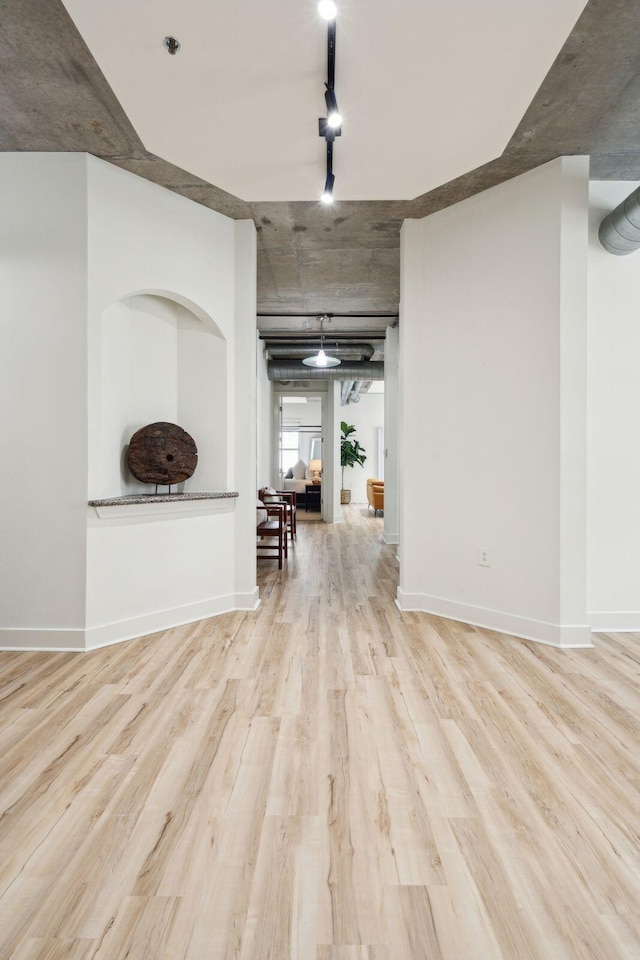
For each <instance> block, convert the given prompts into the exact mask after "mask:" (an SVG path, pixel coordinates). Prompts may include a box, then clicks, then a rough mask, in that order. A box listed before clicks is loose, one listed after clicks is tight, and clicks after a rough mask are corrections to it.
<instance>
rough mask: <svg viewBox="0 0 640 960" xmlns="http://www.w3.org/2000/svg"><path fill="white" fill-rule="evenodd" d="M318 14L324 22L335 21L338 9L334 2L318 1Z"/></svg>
mask: <svg viewBox="0 0 640 960" xmlns="http://www.w3.org/2000/svg"><path fill="white" fill-rule="evenodd" d="M318 13H319V14H320V16H321V17H322V18H323V19H324V20H335V18H336V17H337V16H338V8H337V6H336V4H335V3H334V0H320V3H319V4H318Z"/></svg>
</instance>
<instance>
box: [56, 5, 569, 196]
mask: <svg viewBox="0 0 640 960" xmlns="http://www.w3.org/2000/svg"><path fill="white" fill-rule="evenodd" d="M64 4H65V6H66V8H67V10H68V11H69V13H70V14H71V16H72V18H73V20H74V22H75V24H76V26H77V27H78V29H79V31H80V33H81V34H82V36H83V38H84V40H85V42H86V43H87V45H88V47H89V49H90V50H91V52H92V54H93V56H94V57H95V59H96V61H97V63H98V65H99V66H100V68H101V69H102V71H103V73H104V75H105V77H106V79H107V80H108V82H109V84H110V86H111V88H112V90H113V91H114V93H115V95H116V96H117V97H118V99H119V101H120V103H121V104H122V106H123V108H124V110H125V111H126V113H127V116H128V117H129V119H130V120H131V122H132V123H133V125H134V127H135V129H136V130H137V132H138V134H139V136H140V138H141V139H142V141H143V143H144V144H145V146H146V148H147V149H148V150H150V151H151V152H153V153H155V154H157V155H158V156H161V157H164V158H165V160H169V161H171V162H172V163H174V164H176V165H177V166H179V167H182V168H183V169H184V170H189V171H190V172H191V173H193V174H196V175H197V176H199V177H202V178H203V179H204V180H207V181H209V182H210V183H215V184H217V185H218V186H219V187H222V188H223V189H224V190H227V191H229V192H230V193H233V194H235V195H236V196H238V197H241V198H242V199H244V200H251V201H261V200H268V201H272V200H276V201H290V200H294V201H295V200H310V201H317V200H318V199H319V197H320V193H321V190H322V186H323V184H324V179H325V152H326V151H325V149H324V142H323V141H322V140H321V139H319V137H318V117H319V116H325V114H326V110H325V104H324V81H325V80H326V78H327V24H326V21H324V20H322V18H321V17H320V15H319V14H318V13H317V9H316V2H315V0H303V2H301V0H271V2H270V3H264V2H257V0H234V2H233V3H229V2H227V0H209V2H207V3H203V0H182V2H181V3H180V4H176V3H175V0H137V2H136V3H131V0H109V3H108V4H105V3H98V2H87V0H64ZM584 5H585V0H483V2H482V3H478V2H477V0H457V2H456V3H451V2H450V0H396V2H395V3H394V6H393V15H392V16H390V15H389V4H388V0H340V3H339V14H338V22H337V31H338V34H337V61H336V84H337V86H336V89H337V93H338V102H339V104H340V108H341V112H342V114H343V116H344V128H343V136H342V138H341V139H340V140H339V141H338V143H336V151H335V162H334V172H335V173H336V186H335V191H334V193H335V196H336V198H337V199H339V200H411V199H412V198H413V197H416V196H419V195H421V194H423V193H425V192H426V191H427V190H431V189H433V188H434V187H437V186H439V185H440V184H442V183H445V182H447V181H449V180H452V179H454V177H457V176H460V175H462V174H464V173H467V172H468V171H469V170H473V169H474V168H476V167H478V166H480V165H481V164H483V163H487V162H488V161H490V160H494V159H495V158H496V157H497V156H499V155H500V154H501V153H502V151H503V150H504V148H505V146H506V145H507V143H508V141H509V139H510V137H511V135H512V133H513V131H514V130H515V128H516V126H517V125H518V122H519V121H520V118H521V117H522V114H523V113H524V111H525V110H526V108H527V107H528V105H529V103H530V102H531V99H532V98H533V96H534V94H535V92H536V90H537V89H538V87H539V85H540V83H541V81H542V79H543V78H544V76H545V74H546V73H547V71H548V69H549V68H550V66H551V64H552V63H553V60H554V59H555V57H556V55H557V54H558V52H559V50H560V48H561V47H562V44H563V43H564V41H565V40H566V38H567V36H568V34H569V32H570V30H571V28H572V27H573V26H574V24H575V22H576V19H577V18H578V16H579V14H580V13H581V12H582V9H583V7H584ZM167 33H171V34H172V35H173V36H175V37H177V39H178V40H179V41H180V43H181V48H180V51H179V52H178V54H177V55H175V56H169V55H168V52H167V51H166V50H165V48H164V45H163V38H164V37H165V36H166V35H167Z"/></svg>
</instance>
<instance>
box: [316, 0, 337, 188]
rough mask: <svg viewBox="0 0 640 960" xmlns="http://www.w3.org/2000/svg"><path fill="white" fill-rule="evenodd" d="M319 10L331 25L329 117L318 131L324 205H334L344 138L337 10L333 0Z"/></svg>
mask: <svg viewBox="0 0 640 960" xmlns="http://www.w3.org/2000/svg"><path fill="white" fill-rule="evenodd" d="M318 10H319V11H320V13H321V14H322V16H323V17H325V18H326V19H327V20H328V21H329V23H328V24H327V82H326V83H325V85H324V86H325V91H324V102H325V104H326V107H327V116H326V117H320V120H319V121H318V130H319V134H320V136H321V137H323V138H324V140H325V142H326V144H327V179H326V182H325V185H324V192H323V194H322V197H321V200H322V202H323V203H326V204H329V203H333V184H334V180H335V177H334V176H333V144H334V141H335V139H336V137H340V136H342V114H341V113H340V111H339V110H338V101H337V99H336V91H335V78H336V24H335V19H334V18H335V16H336V14H337V8H336V5H335V3H333V0H321V3H320V5H319V6H318Z"/></svg>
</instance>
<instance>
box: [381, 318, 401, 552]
mask: <svg viewBox="0 0 640 960" xmlns="http://www.w3.org/2000/svg"><path fill="white" fill-rule="evenodd" d="M399 412H400V339H399V330H398V327H388V328H387V336H386V339H385V345H384V444H385V451H384V458H385V459H384V533H383V540H384V542H385V543H399V542H400V502H399V497H398V464H399V459H400V447H399V430H400V416H399Z"/></svg>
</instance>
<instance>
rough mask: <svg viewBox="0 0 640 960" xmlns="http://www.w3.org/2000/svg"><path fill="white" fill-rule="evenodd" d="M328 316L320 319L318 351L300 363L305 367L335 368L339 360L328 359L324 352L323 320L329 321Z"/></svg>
mask: <svg viewBox="0 0 640 960" xmlns="http://www.w3.org/2000/svg"><path fill="white" fill-rule="evenodd" d="M329 319H330V318H329V316H328V314H326V313H325V314H324V316H322V317H320V349H319V350H318V352H317V353H315V354H314V355H313V356H312V357H305V358H304V360H303V361H302V362H303V363H304V364H305V365H306V366H307V367H337V366H338V364H339V363H341V361H340V360H338V358H337V357H328V356H327V355H326V353H325V352H324V329H323V324H324V321H325V320H329Z"/></svg>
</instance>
